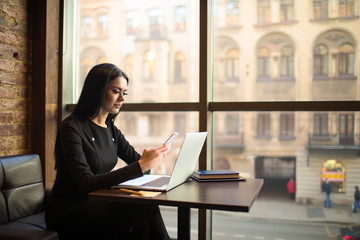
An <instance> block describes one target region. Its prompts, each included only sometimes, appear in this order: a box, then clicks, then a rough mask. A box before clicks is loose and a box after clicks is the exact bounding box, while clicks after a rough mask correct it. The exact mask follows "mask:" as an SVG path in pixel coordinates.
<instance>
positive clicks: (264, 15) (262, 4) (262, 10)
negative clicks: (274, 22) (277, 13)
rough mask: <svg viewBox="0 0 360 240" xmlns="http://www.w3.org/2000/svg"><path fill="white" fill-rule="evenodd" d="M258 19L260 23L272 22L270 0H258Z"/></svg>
mask: <svg viewBox="0 0 360 240" xmlns="http://www.w3.org/2000/svg"><path fill="white" fill-rule="evenodd" d="M257 21H258V23H270V22H271V8H270V0H257Z"/></svg>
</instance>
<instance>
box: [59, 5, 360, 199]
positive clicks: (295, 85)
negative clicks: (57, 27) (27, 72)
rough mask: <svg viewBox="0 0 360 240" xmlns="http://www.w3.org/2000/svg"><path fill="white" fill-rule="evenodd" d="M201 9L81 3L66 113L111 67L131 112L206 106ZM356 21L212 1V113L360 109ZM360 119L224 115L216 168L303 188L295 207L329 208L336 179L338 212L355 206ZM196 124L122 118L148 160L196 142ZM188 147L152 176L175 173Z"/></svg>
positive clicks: (340, 13) (177, 116) (163, 116)
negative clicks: (192, 138) (189, 139)
mask: <svg viewBox="0 0 360 240" xmlns="http://www.w3.org/2000/svg"><path fill="white" fill-rule="evenodd" d="M198 8H199V5H198V1H192V0H172V1H159V0H158V1H138V0H103V1H96V0H81V1H79V2H78V3H76V4H75V5H72V7H68V8H66V9H71V10H72V11H73V12H74V13H75V14H74V16H75V17H74V19H73V20H74V21H71V22H70V21H69V22H65V28H68V29H77V31H74V35H71V36H72V38H71V39H72V40H73V41H71V42H67V41H64V42H65V44H68V45H69V46H67V47H68V48H70V45H71V44H74V46H75V49H76V51H75V52H76V54H75V55H74V56H73V59H74V60H73V61H74V62H75V66H76V67H75V68H76V70H74V76H75V77H74V78H73V79H76V80H75V81H72V80H71V79H69V80H67V81H64V83H65V85H67V86H64V89H70V90H69V92H71V96H70V97H69V98H68V99H69V100H68V101H67V102H66V100H64V103H65V104H66V103H69V104H70V103H76V101H77V98H78V96H79V94H80V91H81V88H82V85H83V81H84V79H85V76H86V74H87V72H88V71H89V70H90V68H91V67H92V66H94V65H95V64H98V63H102V62H111V63H114V64H115V65H117V66H118V67H119V68H121V69H122V70H124V71H125V72H126V73H127V74H128V75H129V77H130V84H129V90H128V91H129V96H127V99H126V101H127V102H130V103H152V102H196V101H198V100H199V94H198V92H199V89H198V86H199V84H198V83H199V77H198V76H199V68H198V65H199V36H198V33H199V29H198V28H199V17H198V12H199V9H198ZM359 9H360V6H359V0H256V1H255V0H251V1H248V0H238V1H233V0H216V1H214V3H213V6H212V12H211V13H210V14H211V17H212V18H211V19H212V29H211V33H212V52H211V56H212V57H211V64H212V66H213V67H212V69H213V70H212V82H211V84H212V86H213V87H212V88H213V95H212V99H213V101H217V102H239V104H241V102H256V101H259V102H263V101H275V102H276V101H324V100H332V101H333V100H335V101H336V100H360V85H359V81H358V76H359V73H360V69H359V68H360V57H359V55H360V52H359V47H358V46H359V44H360V31H359V29H360V20H359ZM69 26H70V27H69ZM66 31H67V30H65V32H66ZM67 47H65V50H66V49H67ZM66 54H67V53H66V52H65V55H66ZM65 57H66V56H65ZM64 99H66V98H64ZM359 114H360V112H348V111H344V112H305V111H304V112H301V111H296V112H295V111H294V112H293V111H285V112H274V111H262V112H253V111H251V112H236V111H219V112H215V113H214V115H213V122H212V127H213V168H215V169H233V170H237V171H239V172H240V174H241V175H242V176H244V177H249V178H264V179H265V185H264V188H268V189H271V190H272V191H274V192H276V193H278V194H279V195H282V194H286V182H287V181H288V180H289V179H290V178H291V177H294V179H295V181H296V201H297V202H309V201H310V202H321V201H323V195H322V193H321V183H322V181H324V179H326V178H328V179H329V180H330V182H331V184H332V185H333V192H334V194H333V201H334V202H335V203H348V202H351V201H352V200H353V189H354V186H355V185H358V184H359V176H360V154H359V153H360V139H359V136H360V135H359V133H360V118H359ZM197 122H198V113H197V112H188V111H184V112H166V113H164V112H122V113H121V114H120V115H119V116H118V118H117V125H118V127H119V128H120V129H121V130H122V131H123V132H124V133H125V135H126V136H127V139H128V140H129V141H130V142H131V143H132V144H133V145H135V146H136V148H137V149H138V151H140V152H141V151H142V149H143V148H144V147H148V146H155V145H160V144H162V143H163V141H165V139H166V138H167V137H168V135H170V134H171V132H173V131H178V132H180V133H182V134H184V133H186V132H191V131H198V123H197ZM181 140H182V138H181V137H179V138H178V139H177V140H176V141H175V143H174V144H173V151H172V154H171V155H170V156H169V157H168V160H167V161H165V162H164V164H163V166H162V167H161V168H159V169H156V170H154V171H158V172H162V173H170V172H171V170H172V164H173V162H174V160H175V158H176V153H177V151H178V149H179V147H180V144H181ZM284 196H286V197H287V195H284Z"/></svg>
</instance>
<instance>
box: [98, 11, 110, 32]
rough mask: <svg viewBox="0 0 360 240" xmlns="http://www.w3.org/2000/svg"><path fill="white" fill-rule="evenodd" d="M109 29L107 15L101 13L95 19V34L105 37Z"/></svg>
mask: <svg viewBox="0 0 360 240" xmlns="http://www.w3.org/2000/svg"><path fill="white" fill-rule="evenodd" d="M108 29H109V16H108V15H106V14H102V15H100V16H99V17H98V20H97V36H98V37H107V36H108Z"/></svg>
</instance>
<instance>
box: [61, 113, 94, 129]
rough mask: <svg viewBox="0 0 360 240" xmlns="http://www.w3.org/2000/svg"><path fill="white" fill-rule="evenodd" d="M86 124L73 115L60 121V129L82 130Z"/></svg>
mask: <svg viewBox="0 0 360 240" xmlns="http://www.w3.org/2000/svg"><path fill="white" fill-rule="evenodd" d="M87 124H88V123H87V120H86V119H81V118H78V117H76V116H74V115H70V116H68V117H66V118H65V119H64V120H63V121H62V123H61V125H60V128H75V129H83V128H84V127H85V126H86V125H87Z"/></svg>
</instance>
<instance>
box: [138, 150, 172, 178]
mask: <svg viewBox="0 0 360 240" xmlns="http://www.w3.org/2000/svg"><path fill="white" fill-rule="evenodd" d="M170 148H171V144H166V145H163V146H161V147H157V148H145V149H144V151H143V154H142V156H141V158H140V160H139V165H140V167H141V170H142V171H143V172H146V171H147V170H150V169H152V168H154V167H156V166H157V165H159V164H160V162H161V160H162V159H164V158H165V157H166V155H167V153H168V152H169V151H170Z"/></svg>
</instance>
